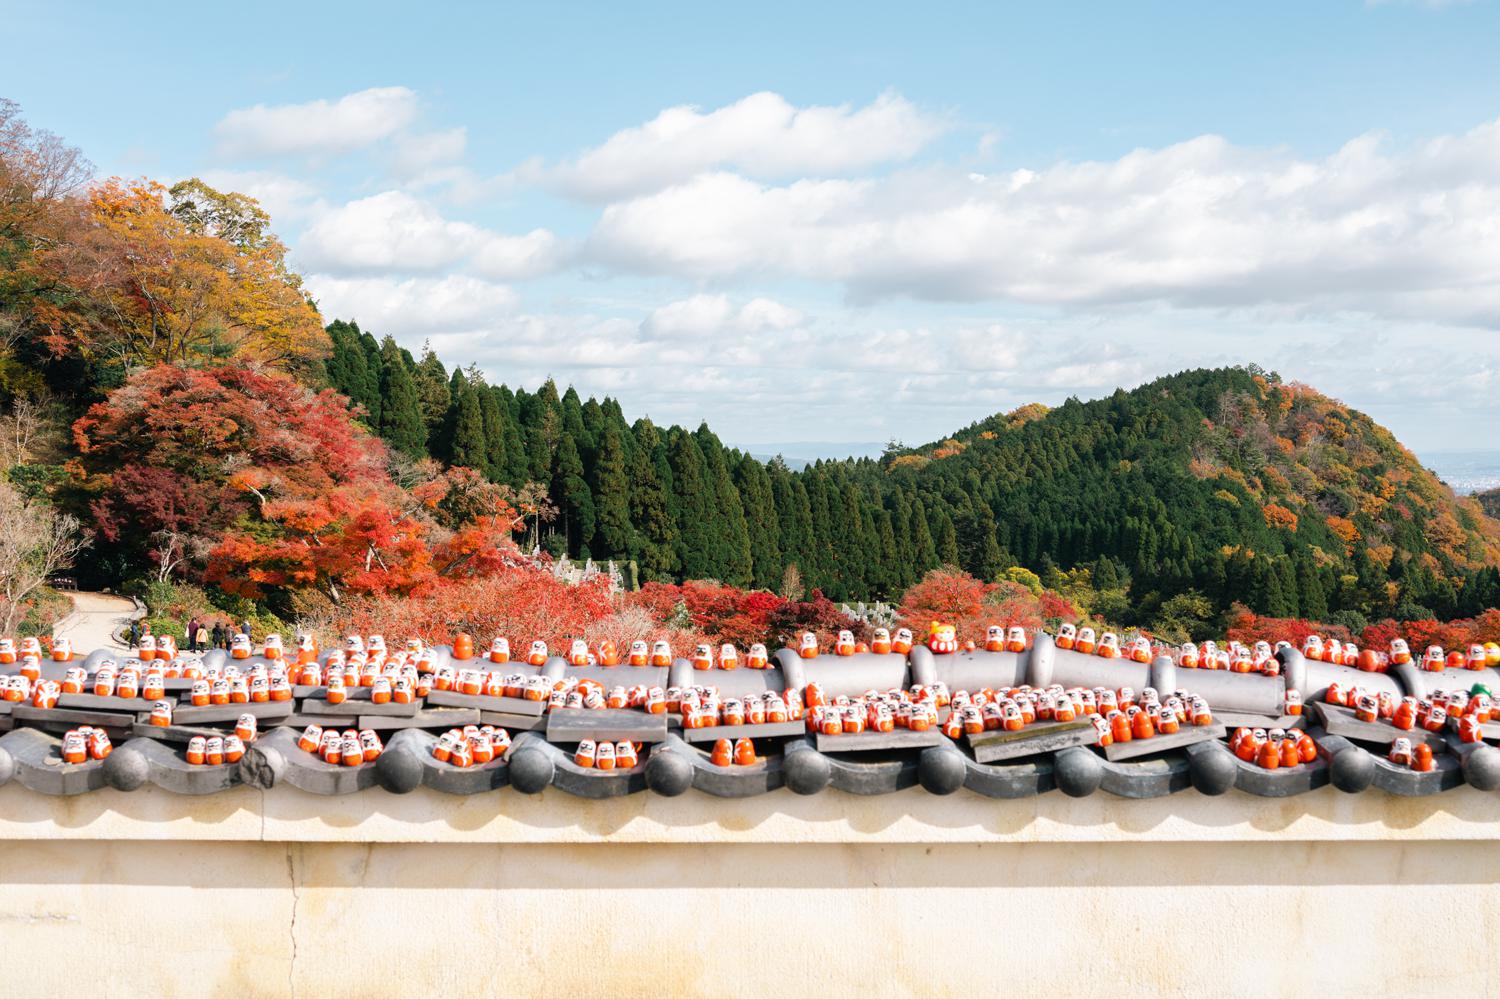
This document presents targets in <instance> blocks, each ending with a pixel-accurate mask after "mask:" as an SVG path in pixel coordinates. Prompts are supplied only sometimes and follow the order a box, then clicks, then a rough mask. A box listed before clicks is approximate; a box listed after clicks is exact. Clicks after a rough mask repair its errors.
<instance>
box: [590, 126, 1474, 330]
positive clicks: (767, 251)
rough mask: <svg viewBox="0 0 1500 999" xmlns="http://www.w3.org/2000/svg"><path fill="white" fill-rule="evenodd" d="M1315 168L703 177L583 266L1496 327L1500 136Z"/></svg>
mask: <svg viewBox="0 0 1500 999" xmlns="http://www.w3.org/2000/svg"><path fill="white" fill-rule="evenodd" d="M1390 146H1391V144H1390V142H1389V141H1388V140H1386V139H1384V138H1383V137H1381V136H1378V135H1367V136H1362V137H1360V138H1357V139H1355V140H1353V141H1351V142H1349V143H1348V144H1346V145H1345V146H1344V147H1343V148H1341V149H1340V150H1338V151H1337V152H1335V153H1333V154H1332V155H1330V156H1328V157H1326V158H1324V159H1321V160H1307V159H1298V158H1296V157H1293V156H1290V155H1288V154H1286V153H1283V152H1268V151H1262V150H1256V149H1247V148H1243V147H1237V146H1233V145H1231V144H1230V143H1228V142H1226V141H1225V140H1223V139H1221V138H1218V137H1215V136H1204V137H1201V138H1197V139H1193V140H1191V141H1188V142H1183V143H1180V144H1177V145H1173V146H1169V147H1166V148H1164V149H1158V150H1137V151H1135V152H1132V153H1130V154H1128V155H1126V156H1123V157H1121V158H1120V159H1117V160H1112V161H1104V162H1082V163H1059V164H1056V165H1053V166H1050V167H1046V168H1043V169H1039V170H1024V169H1023V170H1015V171H1012V172H1008V173H998V174H991V175H981V174H973V173H961V172H958V171H956V170H951V169H945V168H941V167H937V168H928V169H920V170H907V171H902V172H900V173H897V174H895V175H892V176H889V177H883V178H853V179H850V178H833V179H804V180H798V181H794V182H791V183H786V184H780V185H776V184H767V183H764V182H760V181H756V180H752V179H748V178H746V177H744V176H741V175H739V174H735V173H728V172H717V173H709V174H701V175H698V176H695V177H693V178H691V179H689V180H686V181H684V182H682V183H679V184H675V185H673V186H672V187H670V188H667V189H665V190H663V191H660V192H655V193H652V194H648V195H643V196H640V197H636V198H631V199H627V200H623V201H620V202H617V203H614V204H611V205H609V206H607V207H606V208H604V210H603V211H602V213H601V215H600V218H599V221H598V223H597V225H596V227H595V229H594V231H593V233H592V234H591V237H590V240H589V247H588V252H589V255H590V256H591V257H592V258H593V259H595V260H598V261H602V262H605V263H607V264H608V265H610V266H612V267H615V268H618V269H620V270H625V271H640V272H647V273H664V274H675V275H680V276H683V277H687V278H691V279H693V280H699V281H701V280H729V279H742V278H746V277H754V276H780V277H793V278H799V279H808V280H813V281H819V282H831V283H835V284H838V285H841V286H842V287H844V288H845V289H846V290H847V292H848V293H849V294H850V296H851V297H852V298H854V299H856V300H861V301H870V300H876V299H880V298H884V297H887V296H893V295H906V296H910V297H913V298H917V299H927V300H936V301H971V302H973V301H1010V302H1022V303H1039V304H1049V305H1093V306H1098V305H1112V304H1119V303H1143V302H1164V303H1167V304H1170V305H1173V306H1177V307H1183V308H1202V307H1207V308H1220V307H1245V306H1256V305H1263V304H1271V305H1282V306H1287V307H1293V308H1300V309H1309V310H1314V311H1316V310H1321V309H1354V310H1364V311H1370V312H1376V313H1388V314H1402V315H1413V314H1428V313H1430V312H1433V311H1437V312H1440V313H1441V314H1442V315H1444V316H1446V317H1448V318H1454V319H1461V320H1464V321H1471V322H1493V321H1495V320H1496V319H1497V318H1500V230H1497V229H1496V228H1495V225H1494V219H1495V218H1496V217H1497V216H1500V179H1497V178H1500V122H1491V123H1488V124H1486V125H1483V126H1480V127H1478V128H1476V129H1474V130H1472V131H1470V132H1468V133H1466V134H1464V135H1458V136H1448V137H1443V138H1439V139H1435V140H1432V141H1429V142H1426V143H1424V144H1421V145H1419V146H1417V147H1415V148H1413V149H1409V150H1394V149H1392V148H1390Z"/></svg>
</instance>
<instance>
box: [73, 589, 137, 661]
mask: <svg viewBox="0 0 1500 999" xmlns="http://www.w3.org/2000/svg"><path fill="white" fill-rule="evenodd" d="M67 596H68V598H69V599H70V600H72V601H73V613H71V614H69V615H68V616H67V617H65V618H63V619H62V620H61V621H59V622H57V627H56V628H54V629H53V633H54V634H55V635H57V636H59V637H61V636H66V637H67V638H69V639H71V640H72V642H73V648H74V650H75V651H77V652H80V653H89V652H92V651H94V650H95V649H121V650H123V649H124V648H125V646H123V645H121V644H120V643H119V642H117V641H115V638H114V633H115V632H116V631H118V630H119V629H120V628H123V627H125V626H126V625H128V624H129V623H130V621H131V619H132V618H134V617H135V616H136V607H135V601H134V600H130V599H129V598H127V597H119V596H115V595H114V594H111V593H86V592H79V593H69V594H67Z"/></svg>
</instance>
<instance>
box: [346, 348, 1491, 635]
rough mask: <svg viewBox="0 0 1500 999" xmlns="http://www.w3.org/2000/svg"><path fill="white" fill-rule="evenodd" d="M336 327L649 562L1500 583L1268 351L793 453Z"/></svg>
mask: <svg viewBox="0 0 1500 999" xmlns="http://www.w3.org/2000/svg"><path fill="white" fill-rule="evenodd" d="M329 333H330V337H331V340H332V343H333V354H332V356H331V358H330V359H329V361H328V373H329V380H330V382H331V383H332V384H333V386H334V387H335V388H337V389H339V390H340V391H341V392H343V393H345V394H346V395H348V396H350V398H351V399H353V400H355V401H356V402H357V403H359V404H361V405H362V406H364V407H365V410H366V416H365V419H366V420H367V421H368V422H369V423H370V425H371V426H372V427H374V428H375V429H377V430H378V431H379V432H380V434H381V435H382V436H383V437H385V438H386V440H387V441H388V443H390V444H391V445H393V446H394V447H395V448H397V449H399V450H403V451H406V452H408V453H410V454H412V455H422V454H424V453H431V454H432V455H433V456H435V457H438V458H440V459H441V460H443V461H447V462H450V463H452V464H458V465H467V466H470V467H474V468H477V469H479V470H481V471H483V472H484V473H485V474H486V475H487V476H489V477H490V478H491V479H492V480H494V481H497V482H503V483H506V484H508V485H510V486H511V487H513V488H514V489H516V490H518V491H522V490H525V489H526V488H527V486H528V483H530V484H532V486H531V489H532V496H531V499H533V500H534V499H536V498H538V497H544V499H545V501H546V502H550V504H551V505H553V506H555V508H556V513H555V516H554V518H553V519H552V520H551V521H550V522H545V521H544V522H543V523H542V524H541V527H540V531H539V532H538V534H539V539H540V543H541V544H542V545H543V546H544V547H546V548H549V549H550V550H552V551H553V552H554V553H555V554H560V553H563V552H566V553H567V554H569V555H571V556H574V557H592V558H594V559H615V560H617V561H619V562H621V563H624V564H626V565H627V566H629V565H633V567H634V571H635V574H636V578H637V580H639V581H642V582H644V581H647V580H653V579H654V580H673V579H683V578H714V579H719V580H721V581H723V582H725V583H730V584H733V585H737V586H754V587H764V588H770V589H777V588H778V587H780V586H781V585H782V584H783V579H784V577H785V576H786V574H787V572H788V568H789V567H790V566H793V565H794V566H795V567H796V571H797V574H798V575H800V580H801V583H802V585H805V586H807V587H818V588H821V589H822V590H823V591H824V592H825V593H826V594H827V595H829V596H830V597H833V598H835V599H870V598H881V597H889V596H894V595H897V594H899V593H901V592H902V591H903V590H904V589H905V588H906V587H908V586H910V585H911V584H912V583H914V582H916V581H917V580H918V579H920V578H921V577H922V575H923V573H925V572H926V571H927V570H928V569H931V568H933V567H936V566H938V565H942V564H958V565H961V566H962V567H964V568H965V569H967V570H969V571H970V572H973V573H975V574H976V575H978V576H980V577H981V578H984V579H994V578H997V577H998V576H1000V575H1002V574H1004V573H1005V572H1006V571H1007V570H1011V571H1012V574H1013V575H1014V574H1015V573H1014V570H1013V568H1012V567H1015V566H1021V567H1024V568H1025V569H1027V570H1030V571H1031V572H1034V573H1036V574H1038V575H1040V576H1041V577H1042V580H1043V581H1044V582H1046V583H1047V584H1048V585H1049V586H1051V587H1053V588H1057V587H1066V586H1068V585H1070V584H1071V585H1073V586H1075V587H1076V586H1078V585H1086V586H1089V587H1090V588H1091V589H1094V590H1097V591H1100V592H1103V593H1108V594H1115V595H1116V596H1115V597H1113V598H1112V599H1114V601H1115V604H1114V606H1113V607H1112V608H1111V609H1112V610H1113V611H1114V612H1115V613H1116V614H1117V615H1119V617H1120V618H1121V619H1136V620H1146V619H1149V618H1152V617H1155V616H1157V615H1158V612H1159V611H1160V609H1161V606H1162V605H1163V604H1164V603H1166V602H1168V601H1169V600H1171V599H1172V598H1174V597H1177V598H1181V599H1179V600H1177V601H1176V602H1175V604H1174V606H1175V607H1179V608H1180V607H1183V606H1187V607H1192V608H1197V612H1198V613H1202V614H1204V615H1205V616H1206V615H1207V614H1210V613H1214V612H1217V611H1220V610H1222V609H1224V608H1225V607H1227V606H1228V605H1229V604H1230V603H1232V602H1234V601H1240V602H1243V603H1246V604H1248V605H1249V606H1250V607H1251V608H1252V609H1254V610H1257V611H1260V612H1262V613H1266V614H1271V615H1277V616H1296V615H1302V616H1308V617H1314V618H1319V619H1326V620H1335V621H1340V620H1346V621H1349V622H1351V623H1353V624H1356V625H1357V624H1359V623H1360V620H1361V619H1362V618H1365V617H1376V616H1386V615H1390V614H1395V615H1396V616H1399V617H1424V616H1430V614H1429V612H1430V613H1431V614H1436V615H1438V616H1453V615H1455V614H1459V613H1473V612H1474V611H1477V610H1478V609H1480V608H1482V607H1485V606H1490V605H1494V604H1496V603H1497V602H1500V574H1497V573H1496V571H1495V569H1494V565H1495V563H1496V555H1497V546H1500V525H1497V524H1496V522H1494V521H1492V520H1489V519H1488V518H1487V517H1485V516H1484V514H1483V513H1482V511H1481V510H1480V509H1479V507H1478V505H1477V504H1476V503H1474V502H1473V501H1470V500H1460V499H1458V498H1456V497H1455V496H1454V495H1453V493H1452V492H1451V491H1450V490H1448V489H1447V488H1446V487H1445V486H1443V485H1442V484H1441V483H1440V482H1439V481H1438V480H1437V479H1436V478H1435V477H1433V476H1432V475H1431V474H1430V473H1429V472H1427V471H1426V470H1424V469H1423V468H1422V467H1421V465H1420V463H1419V462H1418V461H1417V460H1416V459H1415V458H1414V456H1413V455H1411V454H1410V453H1409V452H1408V451H1406V450H1405V449H1404V448H1402V447H1401V445H1400V444H1399V443H1398V442H1397V441H1396V440H1395V438H1394V437H1392V435H1391V434H1390V433H1389V432H1388V431H1386V430H1384V429H1383V428H1381V427H1379V426H1378V425H1376V424H1375V423H1374V422H1372V421H1371V420H1370V419H1369V418H1368V417H1366V416H1364V415H1363V414H1361V413H1358V412H1355V411H1353V410H1350V409H1348V408H1347V407H1345V406H1343V405H1341V404H1339V403H1337V402H1335V401H1333V400H1331V399H1329V398H1327V397H1325V396H1323V395H1320V394H1319V393H1317V392H1316V391H1314V390H1312V389H1310V388H1307V387H1305V386H1300V385H1294V384H1283V383H1281V382H1280V380H1279V379H1278V378H1277V377H1276V376H1274V375H1271V374H1268V373H1265V372H1261V371H1259V370H1258V369H1250V370H1243V369H1223V370H1216V371H1189V372H1183V373H1181V374H1177V375H1173V376H1170V377H1166V378H1162V379H1159V380H1158V381H1155V382H1152V383H1151V384H1149V385H1145V386H1142V387H1140V388H1138V389H1135V390H1134V391H1130V392H1126V391H1117V392H1116V393H1114V394H1113V395H1112V396H1110V397H1108V398H1105V399H1098V400H1094V401H1091V402H1080V401H1077V400H1069V401H1068V402H1067V403H1066V404H1064V405H1063V406H1061V407H1059V408H1057V409H1053V410H1048V409H1047V408H1046V407H1043V406H1040V405H1030V406H1025V407H1022V408H1021V409H1018V410H1016V411H1014V412H1012V413H1010V414H1006V415H997V416H993V417H990V418H989V419H986V420H984V421H982V422H980V423H977V424H975V425H973V426H971V427H969V428H967V429H965V430H963V431H960V432H959V433H957V434H955V435H954V436H953V437H952V438H949V439H947V440H944V441H941V442H938V443H934V444H931V445H927V446H924V447H921V448H915V449H899V448H892V449H890V450H889V451H888V452H887V453H886V455H884V456H883V457H882V458H881V459H879V460H875V459H862V460H849V461H839V462H819V463H816V464H814V465H812V466H811V467H809V468H807V469H806V470H804V471H800V472H793V471H791V470H789V469H788V468H786V467H785V466H784V465H782V464H781V463H780V462H778V461H772V462H770V463H763V462H761V461H758V460H756V459H755V458H753V457H751V456H749V455H747V454H744V453H741V452H740V451H737V450H735V449H732V448H726V447H725V446H724V445H723V444H722V443H721V442H720V441H719V439H718V438H717V437H716V436H715V435H714V434H713V433H712V431H711V430H710V429H709V428H708V427H707V426H706V425H705V426H700V427H698V429H697V430H695V431H688V430H686V429H684V428H681V427H676V426H673V427H657V426H654V425H653V424H652V423H651V422H650V421H649V420H645V419H638V420H635V421H634V422H630V421H628V420H627V419H626V417H625V415H624V413H623V412H622V411H621V408H620V406H619V404H618V403H616V402H615V401H614V400H612V399H608V398H606V399H604V400H602V401H601V400H595V399H592V398H591V399H588V400H587V401H585V400H582V399H580V397H579V396H578V394H577V393H576V392H575V391H573V390H572V389H571V388H569V389H568V390H567V391H566V392H564V393H563V394H561V395H559V394H558V392H557V389H556V386H555V385H553V384H552V383H551V382H548V383H546V384H544V385H543V386H541V387H540V388H539V389H538V390H537V391H535V392H528V391H526V390H524V389H520V388H518V389H514V390H512V389H510V388H508V387H506V386H504V385H487V384H486V383H485V382H484V380H483V378H482V376H480V375H479V374H478V373H477V372H476V371H474V370H473V369H470V370H469V371H467V372H465V371H459V370H455V371H453V372H452V373H449V372H448V371H446V370H445V368H444V367H443V365H442V363H441V361H440V360H439V359H438V358H437V357H435V356H433V355H432V354H431V353H430V352H429V353H426V354H424V356H423V357H422V358H420V359H416V358H413V357H412V356H411V355H410V354H408V353H406V352H405V351H402V350H400V349H399V348H397V346H396V345H395V343H394V342H393V341H390V340H389V339H387V341H386V342H385V343H384V344H381V343H378V342H377V341H376V340H375V339H374V338H373V337H371V336H370V335H369V334H367V333H363V332H361V331H360V330H359V329H358V327H357V326H356V325H354V324H352V323H344V322H335V323H334V324H333V325H332V326H330V327H329ZM546 502H544V503H543V506H544V507H545V505H546ZM548 513H549V511H547V510H545V509H544V510H543V511H542V514H543V518H545V517H546V516H547V514H548ZM1022 576H1023V577H1024V576H1025V574H1024V573H1023V574H1022Z"/></svg>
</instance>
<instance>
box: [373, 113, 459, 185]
mask: <svg viewBox="0 0 1500 999" xmlns="http://www.w3.org/2000/svg"><path fill="white" fill-rule="evenodd" d="M468 146H469V131H468V129H466V128H463V127H462V126H460V127H458V128H448V129H442V130H440V131H436V132H423V133H419V134H412V135H403V136H399V137H398V138H397V139H396V140H395V150H394V156H393V157H392V160H391V172H392V173H393V174H394V175H395V176H396V177H398V178H400V179H402V180H405V181H417V182H421V181H424V180H426V179H427V178H429V177H434V175H438V176H437V177H436V178H435V179H441V175H442V174H445V173H446V172H447V170H446V169H445V168H447V167H448V166H449V164H452V163H454V162H456V161H457V160H459V159H462V158H463V155H464V152H465V150H467V149H468Z"/></svg>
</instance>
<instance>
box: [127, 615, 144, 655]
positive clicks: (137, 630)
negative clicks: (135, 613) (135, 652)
mask: <svg viewBox="0 0 1500 999" xmlns="http://www.w3.org/2000/svg"><path fill="white" fill-rule="evenodd" d="M125 640H126V641H127V642H129V643H130V647H131V648H132V649H133V648H136V647H138V646H139V645H140V644H141V622H140V621H134V620H133V621H131V622H130V628H129V630H128V631H126V632H125Z"/></svg>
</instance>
